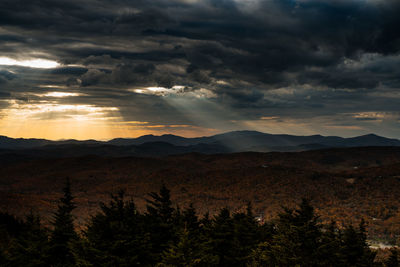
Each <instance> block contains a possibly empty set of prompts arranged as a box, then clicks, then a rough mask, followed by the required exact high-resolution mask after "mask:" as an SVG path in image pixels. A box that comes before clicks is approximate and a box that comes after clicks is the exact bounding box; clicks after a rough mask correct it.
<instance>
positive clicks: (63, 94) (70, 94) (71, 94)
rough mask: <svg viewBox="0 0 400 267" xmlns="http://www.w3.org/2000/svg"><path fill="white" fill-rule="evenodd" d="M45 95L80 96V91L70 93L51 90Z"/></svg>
mask: <svg viewBox="0 0 400 267" xmlns="http://www.w3.org/2000/svg"><path fill="white" fill-rule="evenodd" d="M43 96H47V97H68V96H79V94H78V93H68V92H49V93H47V94H44V95H43Z"/></svg>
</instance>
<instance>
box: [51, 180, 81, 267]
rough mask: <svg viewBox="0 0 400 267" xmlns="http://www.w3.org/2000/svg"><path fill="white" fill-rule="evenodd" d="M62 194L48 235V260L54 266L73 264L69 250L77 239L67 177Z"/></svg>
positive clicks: (69, 184) (73, 206)
mask: <svg viewBox="0 0 400 267" xmlns="http://www.w3.org/2000/svg"><path fill="white" fill-rule="evenodd" d="M63 192H64V195H63V197H62V198H61V199H60V203H59V204H58V209H57V212H56V213H55V214H54V220H53V222H52V225H53V230H52V232H51V236H50V250H49V252H50V253H49V254H50V261H51V263H52V264H53V265H55V266H73V265H74V256H73V253H72V250H71V245H72V242H73V241H76V240H78V235H77V233H76V232H75V229H74V219H73V216H72V211H73V210H74V209H75V208H76V206H75V203H74V202H73V200H74V197H73V196H72V194H71V183H70V180H69V178H67V180H66V183H65V186H64V188H63Z"/></svg>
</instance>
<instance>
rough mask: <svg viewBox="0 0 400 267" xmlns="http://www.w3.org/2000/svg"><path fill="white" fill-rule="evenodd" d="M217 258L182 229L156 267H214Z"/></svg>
mask: <svg viewBox="0 0 400 267" xmlns="http://www.w3.org/2000/svg"><path fill="white" fill-rule="evenodd" d="M217 262H218V258H217V257H216V256H214V255H212V254H210V253H209V251H208V249H207V247H206V244H205V243H201V242H200V241H199V239H198V238H196V236H191V234H190V232H189V231H188V230H187V229H186V228H185V229H183V231H182V233H181V235H180V238H179V241H178V243H177V244H176V245H174V244H173V245H171V246H170V248H169V249H168V250H166V251H164V253H163V256H162V262H161V263H160V264H158V266H181V267H186V266H188V267H193V266H216V264H217Z"/></svg>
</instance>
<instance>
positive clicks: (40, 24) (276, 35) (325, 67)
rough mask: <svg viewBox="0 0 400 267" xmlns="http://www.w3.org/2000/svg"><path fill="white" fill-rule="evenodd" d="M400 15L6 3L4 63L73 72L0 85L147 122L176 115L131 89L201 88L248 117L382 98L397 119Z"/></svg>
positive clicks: (296, 2)
mask: <svg viewBox="0 0 400 267" xmlns="http://www.w3.org/2000/svg"><path fill="white" fill-rule="evenodd" d="M398 14H400V2H399V1H397V0H386V1H383V0H370V1H367V0H348V1H344V0H336V1H328V0H309V1H306V0H268V1H267V0H265V1H264V0H253V1H241V0H236V1H234V0H204V1H196V0H192V1H189V0H186V1H185V0H168V1H167V0H153V1H148V0H147V1H145V0H135V1H124V0H114V1H111V0H79V1H78V0H68V1H66V0H65V1H64V0H37V1H23V0H20V1H15V0H13V1H11V0H3V1H0V44H1V45H0V56H4V57H11V58H15V59H25V58H32V57H40V58H45V59H49V60H55V61H57V62H59V63H61V64H63V65H64V66H61V67H59V68H56V69H52V70H31V69H29V68H23V69H21V68H18V67H12V68H13V70H14V72H7V69H8V71H10V70H11V69H10V68H8V67H1V69H2V71H1V72H0V86H2V87H3V90H4V91H7V92H10V93H11V95H22V94H24V93H26V94H29V93H34V92H37V91H38V90H39V91H40V92H43V91H46V90H47V91H50V90H54V88H51V87H40V85H59V86H66V87H67V88H69V89H68V90H69V91H73V92H77V93H82V94H84V95H85V96H80V97H77V98H71V99H70V100H68V101H79V103H81V102H86V103H89V104H95V105H113V106H116V107H118V108H120V109H121V112H122V113H123V114H124V116H125V117H132V116H131V115H130V114H135V115H137V116H142V117H146V119H147V120H149V121H151V118H150V117H152V116H153V118H156V117H157V116H159V114H161V113H163V110H168V111H166V112H165V113H163V117H165V116H167V115H168V116H170V117H171V120H172V118H173V117H174V116H176V114H178V111H176V110H175V111H174V109H173V108H170V107H169V105H168V104H166V103H165V102H163V101H164V100H162V99H161V98H162V97H161V96H158V95H156V96H149V95H138V94H137V93H134V92H132V89H135V88H136V89H137V88H139V89H140V88H144V87H155V86H160V87H165V88H173V87H174V86H176V85H180V86H184V87H185V89H184V90H183V91H182V92H183V93H186V94H190V93H194V94H196V92H197V94H198V95H197V96H199V94H200V90H203V91H202V92H203V93H202V95H201V96H202V97H203V96H204V95H205V96H206V98H207V97H210V98H209V102H210V103H211V104H216V105H221V106H225V107H226V108H227V109H232V110H233V111H235V110H237V111H238V112H240V113H241V114H243V117H244V119H246V118H247V119H255V118H257V117H260V116H262V114H265V113H275V114H278V115H279V114H281V115H282V116H297V115H298V114H301V116H304V117H312V116H318V115H326V114H331V115H334V114H336V113H337V112H338V111H337V110H338V109H340V110H341V112H357V111H365V110H368V109H371V103H372V102H374V104H373V105H372V106H373V108H374V109H376V110H387V109H388V107H390V108H392V111H393V112H395V111H398V109H399V108H398V107H396V106H395V105H394V104H393V105H392V102H395V101H396V99H394V98H393V95H395V96H396V92H397V90H398V89H399V88H400V78H399V77H400V71H399V70H400V56H399V53H400V32H399V25H400V16H399V15H398ZM4 88H6V89H4ZM280 88H288V91H282V90H280ZM289 89H290V90H289ZM204 90H208V91H206V92H207V93H206V94H205V93H204ZM182 92H180V93H182ZM63 101H67V100H63ZM138 101H140V102H141V103H140V105H139V104H137V103H138ZM134 102H135V103H136V105H138V106H140V108H141V109H142V111H140V110H139V108H137V109H135V108H132V107H131V106H130V103H134ZM156 103H157V104H156ZM161 103H164V104H161ZM202 105H203V104H202ZM146 107H147V108H146ZM205 108H207V107H205ZM150 109H152V111H151V112H150V111H149V110H150ZM290 113H292V114H295V115H290ZM138 114H140V115H138ZM149 114H150V115H149ZM157 114H158V115H157ZM166 114H167V115H166Z"/></svg>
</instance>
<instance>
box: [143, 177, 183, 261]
mask: <svg viewBox="0 0 400 267" xmlns="http://www.w3.org/2000/svg"><path fill="white" fill-rule="evenodd" d="M149 196H150V197H151V199H147V213H146V215H145V216H146V217H145V220H146V223H145V225H146V231H147V232H148V233H149V234H150V241H151V244H152V249H151V253H152V259H153V260H154V264H155V263H157V262H160V260H161V253H162V252H163V251H164V250H166V249H167V248H168V247H169V245H170V244H171V243H173V242H176V241H177V237H178V233H177V231H176V224H175V223H176V221H177V220H176V217H174V215H176V212H175V210H174V208H173V207H172V202H171V198H170V191H169V189H168V188H167V187H166V186H165V184H163V185H162V186H161V188H160V192H159V193H155V192H152V193H150V194H149Z"/></svg>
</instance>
